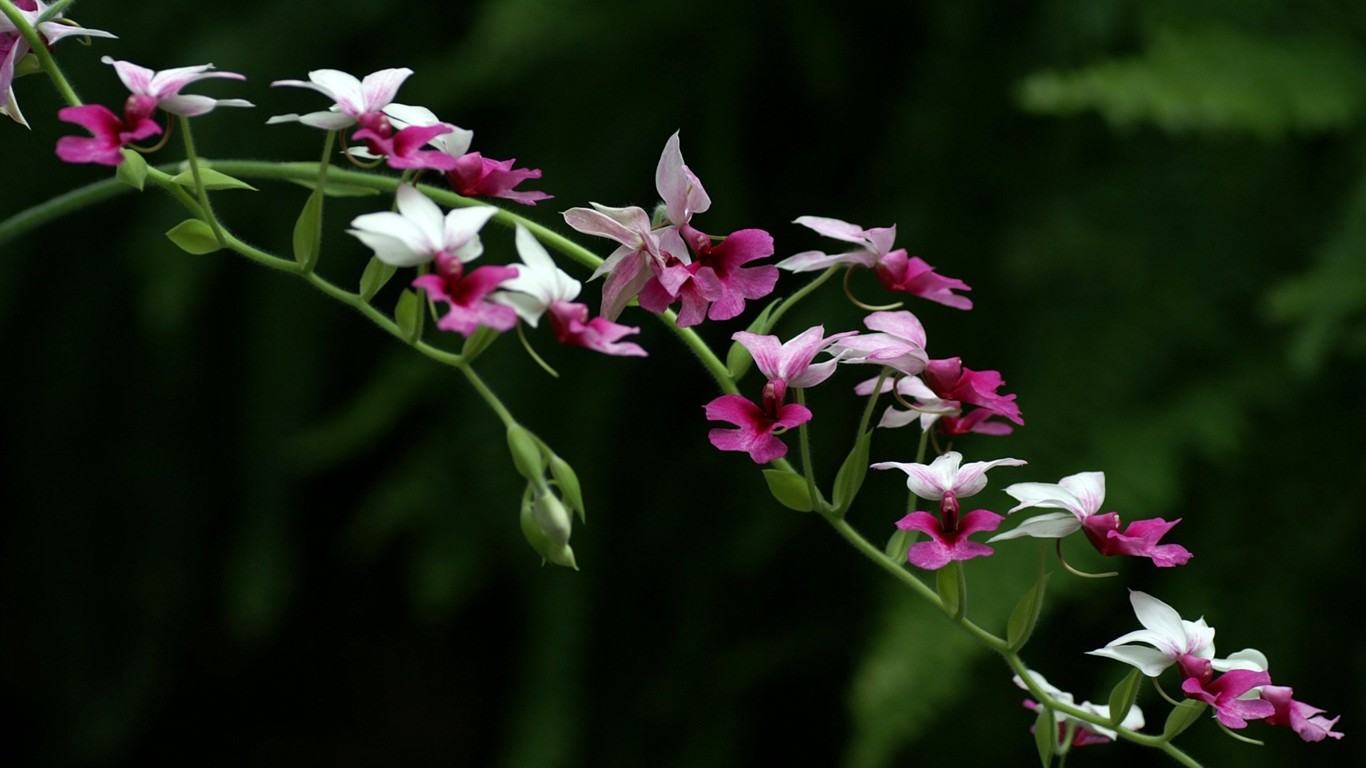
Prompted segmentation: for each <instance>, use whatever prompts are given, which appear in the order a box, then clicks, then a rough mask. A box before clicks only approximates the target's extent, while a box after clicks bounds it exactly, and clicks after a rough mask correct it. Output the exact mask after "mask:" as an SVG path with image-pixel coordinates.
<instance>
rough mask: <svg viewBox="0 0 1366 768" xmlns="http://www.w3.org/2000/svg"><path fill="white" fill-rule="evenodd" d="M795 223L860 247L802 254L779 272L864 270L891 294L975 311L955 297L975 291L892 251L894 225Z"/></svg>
mask: <svg viewBox="0 0 1366 768" xmlns="http://www.w3.org/2000/svg"><path fill="white" fill-rule="evenodd" d="M793 223H795V224H801V225H802V226H804V227H806V228H808V229H811V230H813V231H815V232H816V233H818V234H821V235H824V236H825V237H829V238H831V239H834V240H841V241H843V242H846V243H853V244H855V245H858V246H860V247H859V248H858V249H856V250H853V251H848V252H845V253H837V254H827V253H824V252H822V251H803V252H801V253H798V254H796V255H794V256H789V257H788V258H786V259H784V260H782V261H780V262H778V267H779V268H780V269H786V270H789V271H791V272H811V271H815V270H820V269H825V268H827V267H832V266H835V265H837V264H848V265H850V266H855V267H865V268H868V269H872V270H873V271H874V274H875V275H876V276H877V279H878V282H880V283H882V285H883V287H884V288H886V289H887V290H889V291H895V292H898V293H909V294H911V295H913V296H919V297H920V298H922V299H927V300H929V301H933V302H936V303H938V304H943V305H944V306H947V307H953V308H954V309H972V300H971V299H969V298H967V297H966V296H960V295H958V294H956V293H953V291H970V290H972V288H971V287H970V286H969V285H968V284H967V283H965V282H963V281H962V280H958V279H956V278H952V277H944V276H942V275H940V274H938V273H936V272H935V271H934V267H931V266H930V265H929V264H927V263H925V262H924V261H923V260H921V259H920V258H919V257H915V256H907V255H906V249H904V248H897V249H896V250H892V243H893V241H895V240H896V226H895V225H893V226H890V227H874V228H873V229H863V228H862V227H860V226H858V225H857V224H850V223H849V222H847V221H840V220H839V219H831V218H826V217H824V216H799V217H797V219H796V220H795V221H794V222H793Z"/></svg>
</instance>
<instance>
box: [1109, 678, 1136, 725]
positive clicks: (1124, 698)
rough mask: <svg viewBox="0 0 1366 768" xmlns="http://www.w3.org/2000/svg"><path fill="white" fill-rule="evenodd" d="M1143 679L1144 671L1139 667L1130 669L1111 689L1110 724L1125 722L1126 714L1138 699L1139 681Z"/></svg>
mask: <svg viewBox="0 0 1366 768" xmlns="http://www.w3.org/2000/svg"><path fill="white" fill-rule="evenodd" d="M1142 679H1143V673H1142V672H1140V671H1139V670H1138V668H1137V667H1134V668H1133V669H1131V670H1129V674H1127V675H1125V676H1124V679H1123V680H1120V681H1119V684H1118V685H1116V686H1115V687H1114V688H1113V689H1112V690H1111V691H1110V725H1111V727H1114V726H1118V725H1119V724H1120V723H1122V722H1124V716H1125V715H1127V714H1129V710H1130V709H1131V708H1132V707H1133V706H1134V701H1136V700H1137V699H1138V683H1139V681H1140V680H1142Z"/></svg>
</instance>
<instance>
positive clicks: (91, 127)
mask: <svg viewBox="0 0 1366 768" xmlns="http://www.w3.org/2000/svg"><path fill="white" fill-rule="evenodd" d="M135 99H137V97H136V96H135V97H132V98H130V99H129V105H128V107H125V111H124V115H123V116H122V117H120V116H118V115H116V114H114V113H113V112H111V111H110V110H109V108H108V107H105V106H103V105H100V104H86V105H83V106H79V107H63V108H62V109H61V110H58V112H57V119H58V120H61V121H62V122H64V123H74V124H76V125H79V126H82V127H83V128H85V129H86V130H88V131H90V133H91V134H92V135H91V136H89V137H86V136H63V137H61V138H60V139H58V140H57V157H60V158H61V159H62V160H64V161H66V162H68V163H98V164H100V165H118V164H119V163H122V162H123V148H124V147H126V146H128V145H129V144H132V143H133V142H136V141H141V140H143V139H146V138H148V137H151V136H156V135H158V134H160V133H161V126H160V125H157V123H156V121H155V120H152V119H151V118H150V117H149V116H148V115H149V114H150V112H151V111H150V110H146V111H142V110H140V109H137V107H139V106H140V105H137V104H134V100H135ZM130 108H131V109H130Z"/></svg>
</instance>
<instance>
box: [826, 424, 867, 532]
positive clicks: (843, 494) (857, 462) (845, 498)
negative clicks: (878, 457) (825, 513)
mask: <svg viewBox="0 0 1366 768" xmlns="http://www.w3.org/2000/svg"><path fill="white" fill-rule="evenodd" d="M872 441H873V432H872V430H869V431H867V432H865V433H863V434H861V435H859V438H858V440H856V441H855V442H854V447H853V449H852V450H850V451H849V455H848V456H847V457H845V459H844V463H843V464H841V465H840V470H839V472H837V473H835V488H834V495H835V499H834V501H835V510H836V511H837V512H838V513H839V514H840V515H843V514H844V513H845V512H847V511H848V510H849V506H850V505H851V504H853V503H854V496H855V495H857V494H858V491H859V488H862V487H863V478H864V477H865V476H866V475H867V474H868V446H869V444H870V443H872Z"/></svg>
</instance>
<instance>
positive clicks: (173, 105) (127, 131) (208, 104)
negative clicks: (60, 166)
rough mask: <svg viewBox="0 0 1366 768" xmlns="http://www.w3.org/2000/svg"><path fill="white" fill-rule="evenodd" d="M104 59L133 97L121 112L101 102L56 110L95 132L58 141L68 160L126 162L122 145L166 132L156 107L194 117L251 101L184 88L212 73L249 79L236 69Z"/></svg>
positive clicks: (71, 161) (115, 163)
mask: <svg viewBox="0 0 1366 768" xmlns="http://www.w3.org/2000/svg"><path fill="white" fill-rule="evenodd" d="M100 60H101V61H103V62H104V63H105V64H109V65H111V66H113V67H114V72H115V73H117V74H118V76H119V79H120V80H122V81H123V84H124V86H126V87H127V88H128V92H129V96H128V99H127V101H125V102H124V104H123V113H122V114H121V115H120V114H115V113H114V112H113V111H111V110H110V109H109V108H108V107H105V106H102V105H99V104H87V105H84V106H79V107H66V108H64V109H62V110H61V111H60V112H58V113H57V117H59V118H60V119H61V120H62V121H64V122H68V123H74V124H76V125H79V126H81V127H83V128H85V129H86V130H88V131H90V133H91V136H90V137H79V136H64V137H62V138H61V139H59V140H58V141H57V156H58V157H60V158H61V159H63V160H65V161H66V162H68V163H99V164H100V165H118V164H119V163H121V162H123V148H124V147H126V146H128V145H129V144H132V143H133V142H136V141H141V140H143V139H146V138H150V137H152V136H156V135H158V134H160V133H161V132H162V129H161V126H160V125H158V124H157V122H156V121H155V120H153V119H152V115H153V114H155V113H156V111H157V110H158V109H159V110H161V111H162V112H165V113H167V114H170V115H179V116H181V117H194V116H196V115H202V114H205V113H207V112H211V111H213V109H214V108H215V107H250V106H252V104H251V102H249V101H244V100H242V99H211V98H209V97H208V96H196V95H190V94H182V93H181V92H180V89H181V88H184V87H185V86H187V85H189V84H190V83H193V82H195V81H198V80H204V79H206V78H211V77H220V78H227V79H229V80H245V79H246V78H244V77H243V76H242V75H239V74H237V73H236V72H218V71H215V70H214V68H213V65H212V64H201V65H198V66H193V67H177V68H175V69H166V70H162V71H160V72H155V71H153V70H150V69H147V68H146V67H140V66H138V65H137V64H133V63H132V62H128V61H115V60H114V59H112V58H110V57H108V56H105V57H103V58H102V59H100Z"/></svg>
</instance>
